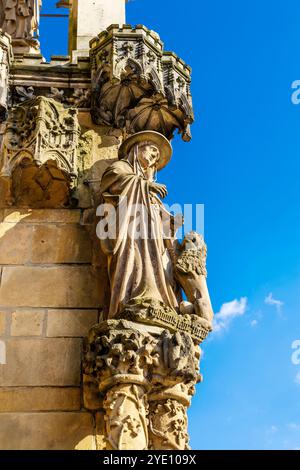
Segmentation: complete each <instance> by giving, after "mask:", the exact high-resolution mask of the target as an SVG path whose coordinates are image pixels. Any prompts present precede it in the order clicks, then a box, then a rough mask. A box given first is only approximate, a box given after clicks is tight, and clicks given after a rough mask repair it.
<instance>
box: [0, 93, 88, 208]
mask: <svg viewBox="0 0 300 470" xmlns="http://www.w3.org/2000/svg"><path fill="white" fill-rule="evenodd" d="M79 135H80V126H79V123H78V119H77V109H75V108H67V109H65V108H64V106H63V105H62V104H60V103H57V102H56V101H54V100H53V99H50V98H45V97H42V96H40V97H37V98H33V99H29V100H25V101H24V102H23V103H21V104H19V105H17V106H15V107H13V108H12V109H11V110H10V112H9V116H8V120H7V123H6V126H5V129H4V137H3V142H2V148H1V160H0V179H1V182H2V183H3V182H4V181H6V182H7V184H8V186H9V189H8V190H7V191H6V196H5V200H6V203H7V204H9V205H11V204H18V205H20V206H29V207H30V206H32V207H60V206H66V205H69V203H70V196H71V193H70V190H71V188H72V183H73V180H74V178H75V177H76V176H77V172H78V165H79V164H78V161H77V154H78V153H79Z"/></svg>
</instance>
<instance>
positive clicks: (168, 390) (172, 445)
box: [83, 320, 201, 450]
mask: <svg viewBox="0 0 300 470" xmlns="http://www.w3.org/2000/svg"><path fill="white" fill-rule="evenodd" d="M199 359H200V350H199V347H198V346H197V345H196V344H195V342H194V341H192V339H191V337H190V335H189V334H187V333H179V332H177V333H175V334H173V333H171V332H169V331H168V330H164V329H162V328H157V327H153V326H151V325H149V324H148V326H147V327H143V325H140V324H138V323H133V322H129V321H126V320H108V321H106V322H102V323H100V324H99V325H97V326H95V327H94V328H92V330H91V332H90V334H89V337H88V339H87V342H86V350H85V359H84V362H83V370H84V373H85V374H86V376H88V377H91V378H92V379H93V380H96V382H97V383H98V387H99V391H100V392H101V393H102V395H103V397H104V401H103V408H104V410H105V413H106V441H107V449H114V450H126V449H140V450H141V449H148V448H153V449H187V448H188V434H187V416H186V410H187V407H188V406H189V405H190V402H191V398H192V396H193V394H194V392H195V388H194V386H195V384H196V383H197V382H199V381H201V375H200V374H199Z"/></svg>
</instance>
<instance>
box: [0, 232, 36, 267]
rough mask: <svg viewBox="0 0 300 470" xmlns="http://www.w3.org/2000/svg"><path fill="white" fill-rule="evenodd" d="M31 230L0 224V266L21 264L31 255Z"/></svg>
mask: <svg viewBox="0 0 300 470" xmlns="http://www.w3.org/2000/svg"><path fill="white" fill-rule="evenodd" d="M31 238H32V237H31V228H28V227H27V226H25V225H13V224H7V223H1V224H0V264H23V263H26V262H27V261H28V259H29V258H30V254H31V245H30V242H31Z"/></svg>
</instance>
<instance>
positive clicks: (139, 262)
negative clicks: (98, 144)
mask: <svg viewBox="0 0 300 470" xmlns="http://www.w3.org/2000/svg"><path fill="white" fill-rule="evenodd" d="M101 192H102V196H103V200H104V201H105V203H109V204H113V205H114V206H115V207H116V212H117V217H118V219H119V225H118V227H117V233H116V237H115V238H111V239H106V240H101V246H102V250H103V251H104V253H105V254H106V255H107V257H108V274H109V280H110V286H111V300H110V309H109V318H113V317H115V315H116V314H117V313H118V311H120V310H122V307H123V306H124V305H125V304H126V303H127V302H128V301H129V300H132V299H148V300H149V299H151V300H159V301H162V302H163V303H164V304H165V305H167V306H169V307H173V308H174V309H176V310H177V309H178V301H179V299H178V294H177V287H176V283H175V281H174V277H173V266H172V261H171V255H170V251H169V247H170V246H171V244H172V240H171V237H170V236H169V235H170V234H169V233H167V237H169V238H164V236H163V233H164V231H165V226H166V224H167V226H169V223H170V218H172V216H171V214H169V213H168V212H167V211H166V209H165V208H164V206H163V204H162V202H161V201H160V200H159V199H158V197H156V196H153V195H152V194H150V192H149V180H148V179H147V178H146V177H145V176H144V174H143V171H142V169H141V167H140V166H139V163H138V160H137V151H134V152H131V156H130V157H129V158H128V159H126V160H119V161H117V162H115V163H113V164H112V165H111V166H110V167H109V168H108V169H107V170H106V172H105V173H104V175H103V177H102V181H101ZM141 208H142V210H141ZM136 230H137V231H138V233H139V234H142V236H139V237H138V238H135V237H134V233H135V232H136Z"/></svg>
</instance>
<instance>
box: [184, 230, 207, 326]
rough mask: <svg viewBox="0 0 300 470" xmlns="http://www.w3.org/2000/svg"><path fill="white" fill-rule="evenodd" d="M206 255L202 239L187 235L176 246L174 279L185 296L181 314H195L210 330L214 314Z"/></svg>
mask: <svg viewBox="0 0 300 470" xmlns="http://www.w3.org/2000/svg"><path fill="white" fill-rule="evenodd" d="M206 255H207V247H206V244H205V242H204V239H203V237H202V236H201V235H199V234H198V233H197V232H190V233H188V234H187V235H186V236H185V238H184V240H183V242H182V244H181V245H179V246H178V250H177V257H176V265H175V277H176V279H177V281H178V282H179V284H180V286H181V287H182V289H183V290H184V292H185V294H186V296H187V301H183V302H181V304H180V311H181V313H182V314H185V313H188V314H190V315H191V314H195V315H197V316H198V317H200V318H201V319H202V320H203V322H204V325H205V326H207V327H208V328H211V327H212V321H213V316H214V314H213V309H212V306H211V301H210V296H209V292H208V288H207V282H206V277H207V271H206Z"/></svg>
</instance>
